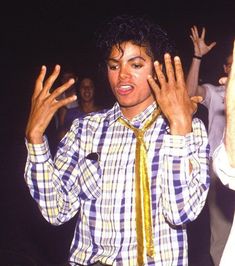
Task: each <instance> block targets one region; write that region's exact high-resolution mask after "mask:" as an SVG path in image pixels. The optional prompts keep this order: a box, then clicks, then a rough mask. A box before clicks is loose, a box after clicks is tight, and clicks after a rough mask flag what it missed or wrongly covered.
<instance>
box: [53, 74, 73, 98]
mask: <svg viewBox="0 0 235 266" xmlns="http://www.w3.org/2000/svg"><path fill="white" fill-rule="evenodd" d="M74 83H75V80H74V79H69V80H68V81H67V82H66V83H64V84H63V85H62V86H60V87H58V88H57V89H55V90H54V91H53V92H52V94H51V96H50V97H51V99H52V100H55V99H56V98H58V97H59V96H60V95H61V94H62V93H63V92H64V91H66V90H67V89H69V88H70V87H71V86H72V85H73V84H74Z"/></svg>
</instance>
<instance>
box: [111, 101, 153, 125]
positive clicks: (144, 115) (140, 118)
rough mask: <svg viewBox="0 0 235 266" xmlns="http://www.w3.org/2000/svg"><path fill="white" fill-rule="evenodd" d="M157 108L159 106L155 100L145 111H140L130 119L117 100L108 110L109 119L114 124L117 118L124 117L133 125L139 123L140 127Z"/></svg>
mask: <svg viewBox="0 0 235 266" xmlns="http://www.w3.org/2000/svg"><path fill="white" fill-rule="evenodd" d="M156 108H157V104H156V102H155V101H154V102H153V103H152V104H150V105H149V106H148V107H147V108H146V109H145V110H144V111H143V112H141V113H139V114H138V115H136V116H135V117H133V118H132V119H131V120H128V119H127V118H126V117H125V116H124V115H123V114H122V111H121V109H120V105H119V104H118V102H116V103H115V104H114V106H113V108H112V109H110V110H109V111H108V113H107V119H108V120H109V124H112V123H114V122H115V121H117V119H118V118H119V117H122V118H123V119H124V120H126V121H127V122H128V123H130V124H132V125H135V126H136V125H137V126H138V127H140V126H141V125H142V124H143V123H144V122H145V121H146V119H148V118H149V117H150V116H151V114H152V113H153V111H154V110H155V109H156Z"/></svg>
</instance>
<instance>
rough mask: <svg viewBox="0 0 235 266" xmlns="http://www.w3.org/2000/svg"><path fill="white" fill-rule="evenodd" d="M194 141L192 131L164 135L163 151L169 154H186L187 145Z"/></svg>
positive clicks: (180, 155) (179, 155)
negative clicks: (183, 134)
mask: <svg viewBox="0 0 235 266" xmlns="http://www.w3.org/2000/svg"><path fill="white" fill-rule="evenodd" d="M192 143H194V137H193V132H191V133H189V134H187V135H186V136H179V135H165V136H164V140H163V145H164V153H165V154H166V155H170V156H177V157H182V156H187V155H188V151H189V149H188V147H189V146H190V145H191V144H192Z"/></svg>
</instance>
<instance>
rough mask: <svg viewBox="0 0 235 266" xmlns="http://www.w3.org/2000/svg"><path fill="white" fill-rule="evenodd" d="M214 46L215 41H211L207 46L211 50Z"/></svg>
mask: <svg viewBox="0 0 235 266" xmlns="http://www.w3.org/2000/svg"><path fill="white" fill-rule="evenodd" d="M214 46H216V42H213V43H211V44H210V45H209V46H208V48H209V50H211V49H212V48H213V47H214Z"/></svg>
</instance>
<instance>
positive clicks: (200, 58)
mask: <svg viewBox="0 0 235 266" xmlns="http://www.w3.org/2000/svg"><path fill="white" fill-rule="evenodd" d="M193 58H195V59H197V60H202V56H198V55H195V54H194V55H193Z"/></svg>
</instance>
